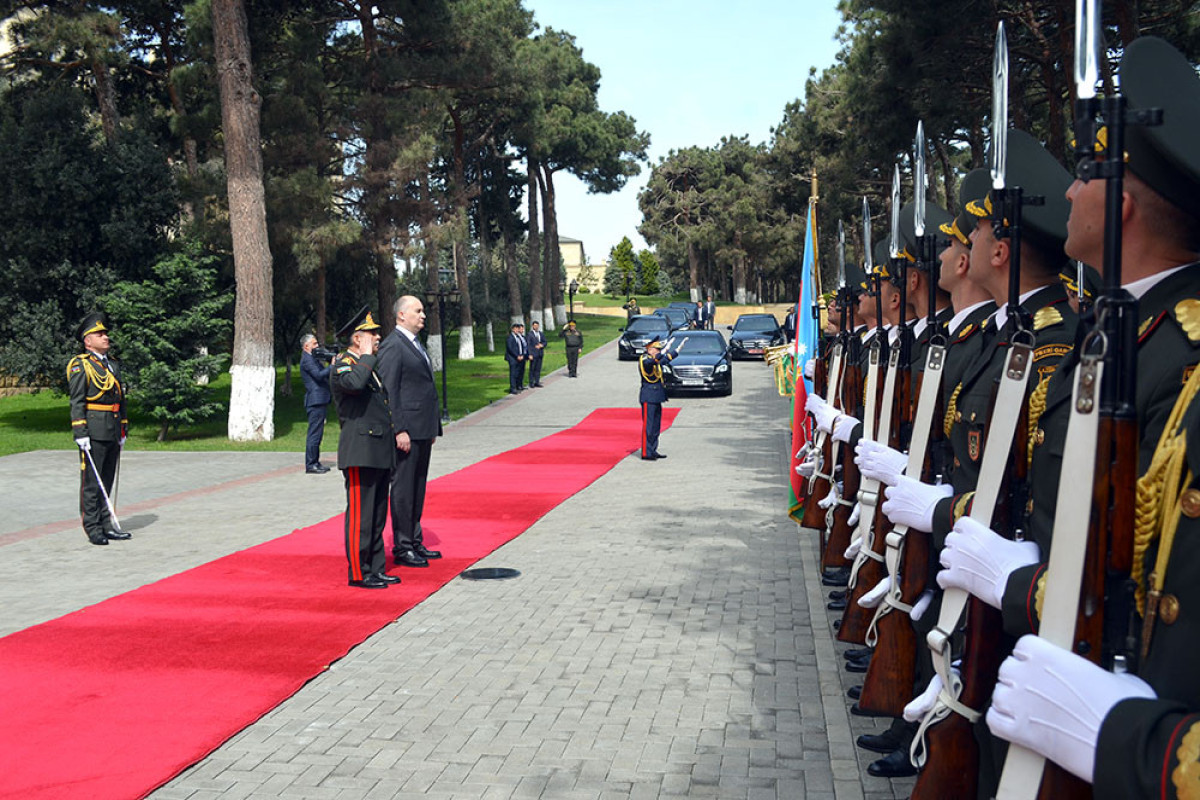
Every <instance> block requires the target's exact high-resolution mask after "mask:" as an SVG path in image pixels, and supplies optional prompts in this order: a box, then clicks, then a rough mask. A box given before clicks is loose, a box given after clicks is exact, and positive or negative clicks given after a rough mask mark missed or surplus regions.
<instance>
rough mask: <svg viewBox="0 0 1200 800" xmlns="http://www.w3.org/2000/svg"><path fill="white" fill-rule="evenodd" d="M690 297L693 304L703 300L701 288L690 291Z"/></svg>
mask: <svg viewBox="0 0 1200 800" xmlns="http://www.w3.org/2000/svg"><path fill="white" fill-rule="evenodd" d="M688 297H690V298H691V299H692V302H693V303H694V302H696V301H697V300H701V299H703V298H701V297H700V287H699V286H693V287H692V288H690V289H688Z"/></svg>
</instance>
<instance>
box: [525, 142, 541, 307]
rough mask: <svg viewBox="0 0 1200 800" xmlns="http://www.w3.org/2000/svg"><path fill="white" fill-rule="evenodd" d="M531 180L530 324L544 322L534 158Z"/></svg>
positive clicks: (529, 181) (531, 162)
mask: <svg viewBox="0 0 1200 800" xmlns="http://www.w3.org/2000/svg"><path fill="white" fill-rule="evenodd" d="M528 162H529V164H528V166H529V180H528V186H527V188H526V191H527V193H528V195H529V242H528V250H529V324H530V325H531V326H532V325H533V323H534V322H541V321H542V309H541V306H542V303H543V302H544V301H543V299H542V252H541V250H542V243H541V239H540V237H539V236H538V180H537V174H538V163H537V159H535V158H533V157H532V156H530V157H529V159H528Z"/></svg>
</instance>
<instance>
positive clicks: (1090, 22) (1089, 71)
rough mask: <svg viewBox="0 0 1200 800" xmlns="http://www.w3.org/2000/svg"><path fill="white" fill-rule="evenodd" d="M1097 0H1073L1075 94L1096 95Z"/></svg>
mask: <svg viewBox="0 0 1200 800" xmlns="http://www.w3.org/2000/svg"><path fill="white" fill-rule="evenodd" d="M1098 5H1099V3H1098V0H1075V96H1076V97H1078V98H1079V99H1080V100H1090V99H1092V98H1093V97H1095V96H1096V82H1097V81H1098V80H1099V79H1100V67H1099V61H1100V10H1099V8H1097V6H1098Z"/></svg>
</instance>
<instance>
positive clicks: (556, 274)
mask: <svg viewBox="0 0 1200 800" xmlns="http://www.w3.org/2000/svg"><path fill="white" fill-rule="evenodd" d="M544 171H545V174H546V185H545V187H544V189H545V191H544V193H543V196H542V204H543V205H544V206H545V209H546V215H545V219H546V239H547V244H546V297H547V298H549V301H550V302H549V303H547V307H548V308H553V309H554V316H553V318H551V317H550V315H549V313H548V312H547V316H546V325H545V329H546V330H548V331H552V330H554V326H555V324H557V325H558V327H560V328H561V327H562V326H564V325H566V324H567V307H566V306H565V305H564V304H563V290H562V280H563V275H562V249H561V248H560V247H559V244H558V206H557V205H556V204H555V193H554V171H553V170H551V169H549V168H547V169H545V170H544Z"/></svg>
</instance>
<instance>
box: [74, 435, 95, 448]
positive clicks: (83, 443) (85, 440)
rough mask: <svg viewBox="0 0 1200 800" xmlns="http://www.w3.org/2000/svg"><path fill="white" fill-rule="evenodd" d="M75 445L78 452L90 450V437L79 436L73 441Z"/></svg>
mask: <svg viewBox="0 0 1200 800" xmlns="http://www.w3.org/2000/svg"><path fill="white" fill-rule="evenodd" d="M75 444H77V445H78V446H79V449H80V450H91V449H92V437H90V436H81V437H79V438H78V439H76V440H75Z"/></svg>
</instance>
